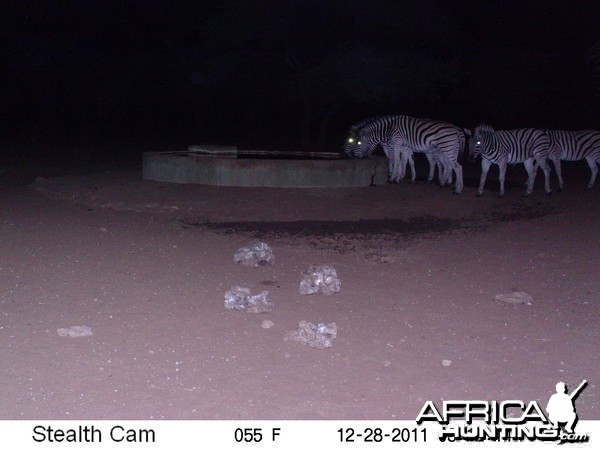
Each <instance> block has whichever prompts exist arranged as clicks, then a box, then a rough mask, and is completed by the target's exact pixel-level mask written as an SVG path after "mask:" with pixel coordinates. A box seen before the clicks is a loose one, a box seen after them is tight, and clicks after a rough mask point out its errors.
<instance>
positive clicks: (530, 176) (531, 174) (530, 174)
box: [523, 158, 539, 195]
mask: <svg viewBox="0 0 600 450" xmlns="http://www.w3.org/2000/svg"><path fill="white" fill-rule="evenodd" d="M538 162H539V161H538ZM523 165H524V166H525V170H526V171H527V190H526V191H525V195H529V194H531V192H532V191H533V184H534V182H535V173H536V171H535V170H534V168H533V167H534V164H533V159H532V158H529V159H526V160H525V161H523Z"/></svg>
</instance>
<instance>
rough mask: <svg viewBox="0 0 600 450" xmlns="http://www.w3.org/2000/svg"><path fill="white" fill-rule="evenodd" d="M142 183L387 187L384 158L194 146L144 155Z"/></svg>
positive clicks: (386, 168)
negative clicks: (149, 181) (382, 185)
mask: <svg viewBox="0 0 600 450" xmlns="http://www.w3.org/2000/svg"><path fill="white" fill-rule="evenodd" d="M143 177H144V179H146V180H154V181H164V182H171V183H192V184H206V185H214V186H254V187H259V186H261V187H356V186H370V185H379V184H384V183H386V182H387V178H388V164H387V160H386V158H383V157H374V158H369V159H341V158H340V157H339V154H334V153H301V152H261V151H250V150H248V151H241V150H237V149H235V147H226V146H193V147H190V151H183V152H147V153H144V155H143Z"/></svg>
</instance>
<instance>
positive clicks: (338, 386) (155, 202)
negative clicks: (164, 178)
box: [0, 171, 600, 420]
mask: <svg viewBox="0 0 600 450" xmlns="http://www.w3.org/2000/svg"><path fill="white" fill-rule="evenodd" d="M474 173H476V172H474ZM576 175H577V176H575V175H572V178H571V179H569V178H568V177H567V178H566V182H567V190H566V191H565V192H562V193H554V194H553V195H551V196H546V195H545V194H544V193H543V189H542V187H541V186H540V182H541V180H539V179H538V180H537V181H538V183H537V185H536V189H535V190H534V193H533V194H532V195H531V196H530V197H527V198H525V197H523V196H522V195H521V192H522V191H521V189H520V188H519V187H518V185H519V184H521V183H522V182H524V179H521V178H522V174H520V173H518V175H515V180H514V182H513V184H512V185H509V186H508V188H507V195H506V197H505V198H504V199H498V198H497V197H496V192H495V191H494V188H495V186H494V185H493V184H492V183H490V185H489V187H488V190H487V191H486V193H485V195H484V197H482V198H476V197H475V196H474V192H475V190H474V188H473V187H472V186H473V183H474V179H472V180H470V182H467V187H466V188H465V191H464V194H463V195H462V196H452V195H450V194H449V191H448V190H447V189H439V188H438V187H436V186H433V185H424V184H417V185H386V186H381V187H371V188H360V189H337V190H335V189H333V190H323V189H299V190H289V189H240V188H219V187H207V186H183V185H170V184H166V183H156V182H149V181H143V180H141V174H140V173H139V172H134V171H121V172H103V173H97V174H93V175H81V176H67V177H57V178H53V177H46V178H38V179H37V181H35V183H33V184H27V183H25V182H17V181H14V179H13V181H12V182H10V181H7V180H10V179H11V178H10V177H11V176H12V175H11V171H8V172H5V173H3V174H0V181H1V180H4V184H3V185H2V189H0V252H1V258H0V312H1V316H0V418H1V419H50V418H52V419H67V418H76V419H116V420H118V419H150V418H157V419H158V418H160V419H163V418H164V419H394V418H396V419H414V418H415V417H416V415H417V413H418V411H419V410H420V408H421V407H422V406H423V403H424V402H425V401H426V400H434V401H436V402H439V401H441V400H442V399H489V400H506V399H520V400H523V401H530V400H537V401H539V402H540V403H541V404H543V405H544V406H545V404H546V402H547V401H548V399H549V397H550V395H551V394H552V393H553V392H554V385H555V384H556V382H558V381H561V380H562V381H565V382H566V383H567V385H569V386H571V387H574V386H576V385H577V384H579V382H580V381H581V380H582V379H584V378H587V379H588V380H589V382H590V384H589V386H588V387H587V388H586V389H585V390H584V391H583V392H582V393H581V395H580V396H579V397H578V399H577V402H576V406H577V411H578V413H579V417H580V419H600V396H599V395H598V389H597V387H598V384H597V383H598V380H597V376H598V374H599V373H600V370H599V369H600V362H599V356H600V352H599V351H598V342H599V335H600V327H599V324H600V294H599V292H600V290H599V287H600V286H599V277H598V267H599V266H598V263H599V253H600V252H599V249H600V201H599V200H600V187H598V186H597V187H596V189H595V190H592V191H589V192H583V191H582V190H581V187H582V186H583V185H584V184H585V183H586V182H587V177H588V174H587V172H585V171H582V173H581V174H576ZM17 178H18V177H17ZM469 184H470V186H469ZM252 238H260V239H262V240H264V241H266V242H267V243H269V244H270V245H271V246H272V247H273V249H274V252H275V257H276V262H275V264H274V265H273V266H266V267H258V268H249V267H245V266H241V265H236V264H234V263H233V254H234V252H235V251H236V250H237V249H238V248H240V247H242V246H245V245H246V244H247V243H248V242H249V241H250V240H251V239H252ZM324 263H330V264H332V265H333V266H334V267H335V268H336V269H337V271H338V274H339V276H340V279H341V282H342V290H341V293H339V294H338V295H334V296H324V295H318V294H316V295H312V296H303V295H300V294H299V292H298V284H299V281H300V278H301V273H302V271H304V270H305V269H307V268H308V266H309V265H311V264H324ZM233 285H242V286H246V287H249V288H250V289H252V291H253V292H259V291H261V290H263V289H267V290H269V291H270V298H271V300H272V301H273V302H274V304H275V309H274V311H273V312H272V313H270V314H268V315H253V314H245V313H241V312H237V311H232V310H226V309H225V308H224V306H223V295H224V293H225V291H227V290H228V289H229V288H230V287H231V286H233ZM513 291H524V292H526V293H528V294H530V295H531V296H532V297H533V302H532V304H531V305H525V304H508V303H503V302H498V301H495V300H494V298H495V296H496V294H500V293H511V292H513ZM264 319H270V320H272V321H273V322H274V326H273V327H272V328H270V329H263V328H262V327H261V323H262V321H263V320H264ZM301 320H308V321H312V322H335V323H336V324H337V326H338V337H337V339H336V340H335V341H334V345H333V347H332V348H328V349H323V350H316V349H312V348H310V347H305V346H302V345H300V344H298V343H294V342H284V341H283V336H284V334H285V333H286V332H287V331H289V330H293V329H295V328H296V327H297V325H298V322H299V321H301ZM72 325H85V326H89V327H91V329H92V331H93V333H94V334H93V336H89V337H79V338H70V337H61V336H59V335H58V333H57V329H58V328H63V327H70V326H72ZM443 360H448V361H451V362H450V363H448V361H446V363H445V364H443V363H442V361H443Z"/></svg>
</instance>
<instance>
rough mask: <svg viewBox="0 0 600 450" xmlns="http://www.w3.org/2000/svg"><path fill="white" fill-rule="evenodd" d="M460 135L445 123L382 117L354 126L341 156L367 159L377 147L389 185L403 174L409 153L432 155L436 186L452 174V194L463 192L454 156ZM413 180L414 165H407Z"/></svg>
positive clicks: (459, 147) (461, 139) (459, 148)
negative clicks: (436, 169)
mask: <svg viewBox="0 0 600 450" xmlns="http://www.w3.org/2000/svg"><path fill="white" fill-rule="evenodd" d="M464 141H465V140H464V133H463V132H462V130H460V129H459V128H458V127H456V126H454V125H451V124H449V123H445V122H439V121H434V120H429V119H418V118H415V117H409V116H384V117H380V118H376V119H370V120H366V121H363V122H360V123H358V124H357V125H355V126H353V127H352V128H351V129H350V137H349V138H348V140H347V141H346V143H345V145H344V152H345V153H346V154H348V155H352V156H354V157H357V158H362V157H365V156H370V155H371V154H372V153H373V151H374V150H375V148H376V147H377V146H378V145H381V146H382V147H383V149H384V151H385V152H386V156H387V157H388V160H389V164H390V166H389V172H390V178H391V179H392V181H399V180H400V179H401V178H402V177H403V176H404V174H405V168H406V162H407V161H408V162H409V163H410V162H411V158H412V152H423V153H425V154H426V156H427V154H432V155H433V157H434V158H436V159H437V162H439V164H440V166H438V167H439V168H440V170H439V172H440V183H441V184H442V185H443V184H444V183H445V182H447V180H448V178H451V177H452V171H454V173H455V174H456V182H455V186H454V193H455V194H460V193H461V192H462V188H463V178H462V167H461V165H460V164H459V163H458V154H459V153H461V152H462V150H463V148H464ZM428 160H429V161H430V171H429V173H430V177H431V178H430V179H432V178H433V164H432V162H433V161H435V160H434V159H429V157H428ZM411 169H412V170H413V175H412V178H413V180H414V178H415V172H414V162H412V164H411Z"/></svg>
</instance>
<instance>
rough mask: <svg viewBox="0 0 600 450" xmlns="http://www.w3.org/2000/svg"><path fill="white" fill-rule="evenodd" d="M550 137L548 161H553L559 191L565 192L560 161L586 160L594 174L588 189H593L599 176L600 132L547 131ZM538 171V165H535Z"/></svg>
mask: <svg viewBox="0 0 600 450" xmlns="http://www.w3.org/2000/svg"><path fill="white" fill-rule="evenodd" d="M546 134H547V135H548V136H549V137H550V151H549V154H548V159H550V160H551V161H552V164H553V165H554V169H555V170H556V176H557V177H558V183H559V190H561V191H562V190H563V187H564V183H563V178H562V170H561V166H560V160H561V159H562V160H563V161H579V160H581V159H585V160H586V162H587V164H588V166H589V167H590V170H591V172H592V175H591V178H590V181H589V183H588V185H587V189H591V188H592V187H593V186H594V184H595V182H596V175H598V164H600V131H596V130H580V131H563V130H546ZM535 170H537V164H536V165H535Z"/></svg>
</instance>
